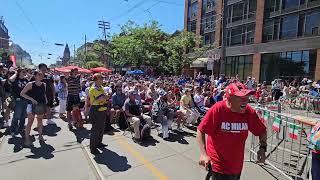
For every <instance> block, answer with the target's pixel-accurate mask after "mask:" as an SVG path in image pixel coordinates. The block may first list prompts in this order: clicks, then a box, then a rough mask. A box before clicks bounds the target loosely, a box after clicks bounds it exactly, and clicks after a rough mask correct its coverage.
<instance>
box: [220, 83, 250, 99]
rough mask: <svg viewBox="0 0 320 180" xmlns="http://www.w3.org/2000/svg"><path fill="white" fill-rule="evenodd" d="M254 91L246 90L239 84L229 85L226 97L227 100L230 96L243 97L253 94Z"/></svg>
mask: <svg viewBox="0 0 320 180" xmlns="http://www.w3.org/2000/svg"><path fill="white" fill-rule="evenodd" d="M254 92H255V91H254V90H250V89H248V88H247V87H246V86H245V85H244V84H242V83H240V82H236V83H231V84H229V85H228V86H227V88H226V97H227V98H229V97H230V96H238V97H245V96H249V95H253V94H254Z"/></svg>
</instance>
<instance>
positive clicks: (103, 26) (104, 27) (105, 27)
mask: <svg viewBox="0 0 320 180" xmlns="http://www.w3.org/2000/svg"><path fill="white" fill-rule="evenodd" d="M98 25H99V29H102V32H103V36H104V41H105V42H107V30H109V29H110V22H108V21H98Z"/></svg>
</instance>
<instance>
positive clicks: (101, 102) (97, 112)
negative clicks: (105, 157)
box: [89, 74, 109, 154]
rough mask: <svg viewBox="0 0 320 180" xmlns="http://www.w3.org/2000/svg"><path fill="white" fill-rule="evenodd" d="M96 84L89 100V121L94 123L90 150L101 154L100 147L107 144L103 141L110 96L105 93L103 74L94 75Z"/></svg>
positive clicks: (91, 89)
mask: <svg viewBox="0 0 320 180" xmlns="http://www.w3.org/2000/svg"><path fill="white" fill-rule="evenodd" d="M93 81H94V84H93V85H92V86H91V87H90V89H89V100H90V104H91V108H90V112H89V121H90V122H91V123H92V128H91V136H90V151H91V153H92V154H99V153H100V152H99V150H98V148H102V147H104V146H105V145H104V144H103V143H102V138H103V133H104V128H105V122H106V116H107V105H108V99H109V97H108V96H107V94H106V93H105V91H104V89H103V87H102V84H103V78H102V75H101V74H95V75H94V76H93Z"/></svg>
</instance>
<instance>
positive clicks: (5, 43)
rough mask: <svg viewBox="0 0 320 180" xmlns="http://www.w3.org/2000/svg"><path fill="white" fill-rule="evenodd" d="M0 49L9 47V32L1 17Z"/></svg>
mask: <svg viewBox="0 0 320 180" xmlns="http://www.w3.org/2000/svg"><path fill="white" fill-rule="evenodd" d="M0 49H5V50H8V49H9V33H8V29H7V27H6V26H5V24H4V20H3V17H0Z"/></svg>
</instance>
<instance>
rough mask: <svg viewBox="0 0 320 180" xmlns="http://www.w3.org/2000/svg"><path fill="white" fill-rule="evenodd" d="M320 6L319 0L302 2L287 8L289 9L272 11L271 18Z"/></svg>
mask: <svg viewBox="0 0 320 180" xmlns="http://www.w3.org/2000/svg"><path fill="white" fill-rule="evenodd" d="M318 7H320V2H319V1H314V2H308V3H306V4H302V5H300V6H296V7H292V8H287V9H281V10H278V11H274V12H270V16H269V17H270V18H274V17H278V16H283V15H287V14H291V13H296V12H299V11H305V10H310V9H313V8H318Z"/></svg>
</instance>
